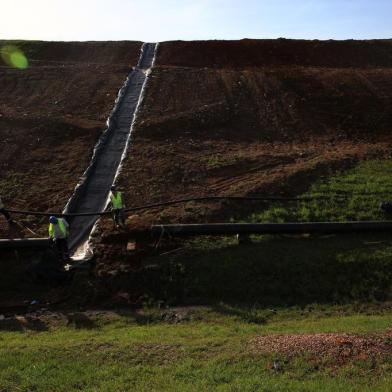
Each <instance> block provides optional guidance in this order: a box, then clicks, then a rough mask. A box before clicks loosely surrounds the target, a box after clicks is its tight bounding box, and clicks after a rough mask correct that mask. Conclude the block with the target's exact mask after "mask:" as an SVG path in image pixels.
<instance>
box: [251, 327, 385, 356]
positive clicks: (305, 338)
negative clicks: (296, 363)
mask: <svg viewBox="0 0 392 392" xmlns="http://www.w3.org/2000/svg"><path fill="white" fill-rule="evenodd" d="M251 345H252V350H253V351H256V352H262V353H273V354H281V355H284V356H285V357H288V358H293V357H296V356H302V355H310V356H311V357H312V358H313V359H320V358H323V359H328V360H329V361H335V362H338V363H344V362H347V361H349V360H375V359H385V358H387V357H390V356H391V355H392V330H388V331H387V332H385V333H380V334H369V335H357V334H339V333H325V334H311V335H306V334H303V335H268V336H259V337H257V338H255V339H253V340H252V342H251Z"/></svg>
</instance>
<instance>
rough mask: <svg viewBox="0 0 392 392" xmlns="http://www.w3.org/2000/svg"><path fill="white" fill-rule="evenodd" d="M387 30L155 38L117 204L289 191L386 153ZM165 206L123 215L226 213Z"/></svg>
mask: <svg viewBox="0 0 392 392" xmlns="http://www.w3.org/2000/svg"><path fill="white" fill-rule="evenodd" d="M389 48H391V41H344V42H334V41H330V42H329V41H328V42H319V41H290V40H275V41H274V40H272V41H250V40H244V41H234V42H232V41H205V42H168V43H163V44H161V45H160V49H159V53H158V58H157V62H156V67H155V69H154V70H153V73H152V75H151V78H150V80H149V85H148V88H147V93H146V97H145V100H144V103H143V106H142V108H141V112H140V115H139V117H138V124H137V128H136V129H135V133H134V137H133V143H132V146H131V150H130V153H129V156H128V159H127V161H126V163H125V167H124V170H123V172H122V174H121V177H120V183H121V185H122V186H123V188H124V190H125V191H126V193H127V205H128V206H136V205H143V204H146V203H149V202H155V201H159V200H167V199H172V198H176V197H177V198H178V197H182V196H186V197H191V196H200V195H234V194H241V195H246V194H255V193H258V194H265V193H268V194H271V193H275V194H276V193H281V192H284V193H285V194H289V195H295V194H298V193H300V192H302V191H304V190H305V189H306V187H307V186H308V185H309V184H310V182H311V181H313V180H314V179H315V178H317V176H319V175H321V174H323V173H326V172H328V171H329V170H330V169H331V168H332V169H336V168H339V167H344V166H347V165H350V164H353V163H355V162H356V161H357V160H360V159H365V158H367V157H372V156H373V157H374V156H378V157H382V156H389V153H390V146H391V142H392V137H391V136H390V131H391V127H392V109H391V107H392V106H391V103H392V94H391V87H392V67H391V64H392V63H391V53H392V52H391V51H390V50H389ZM236 212H237V211H236V209H235V208H234V209H233V206H231V207H230V209H227V208H226V209H225V208H222V209H220V207H219V206H217V205H216V204H214V205H212V204H198V205H192V206H191V205H188V206H185V207H176V208H174V207H171V208H166V209H164V210H159V211H154V212H153V213H151V214H149V215H143V216H142V218H140V217H139V219H137V220H136V221H135V222H138V223H140V222H141V223H151V222H154V221H155V222H156V221H161V222H173V221H184V220H188V221H194V220H197V221H208V220H214V219H215V220H222V219H229V218H230V217H232V216H233V215H236Z"/></svg>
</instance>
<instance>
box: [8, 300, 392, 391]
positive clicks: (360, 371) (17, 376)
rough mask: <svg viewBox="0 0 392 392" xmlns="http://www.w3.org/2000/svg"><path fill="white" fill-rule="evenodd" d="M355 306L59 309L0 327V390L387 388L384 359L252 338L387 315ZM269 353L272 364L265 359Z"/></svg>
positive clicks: (350, 328) (347, 327) (383, 320)
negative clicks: (298, 352) (307, 351)
mask: <svg viewBox="0 0 392 392" xmlns="http://www.w3.org/2000/svg"><path fill="white" fill-rule="evenodd" d="M365 308H366V307H358V308H355V307H336V306H335V307H317V306H316V307H311V308H305V309H302V310H300V309H295V308H292V309H276V310H275V311H274V312H271V310H266V309H255V308H253V309H244V308H233V307H230V306H227V305H222V304H221V305H219V306H218V307H216V308H215V309H211V308H208V309H207V308H194V309H193V310H191V311H189V310H188V311H187V312H186V314H185V315H184V314H183V320H182V321H181V322H178V323H170V322H168V321H157V320H158V319H160V320H161V319H162V318H165V317H168V318H170V317H171V313H170V312H166V313H165V312H164V313H162V312H158V311H147V312H146V313H145V314H144V315H143V316H140V315H139V316H135V314H124V313H123V314H119V313H117V314H115V313H110V314H106V313H102V312H101V313H93V314H89V315H87V316H86V315H83V317H82V318H81V320H82V321H79V322H78V321H75V319H72V318H71V317H70V316H69V315H68V325H67V323H66V321H64V320H63V321H61V319H60V316H57V318H55V319H54V320H53V319H52V321H50V322H49V323H45V322H44V321H41V322H40V323H39V325H37V324H34V325H35V327H33V326H31V327H29V324H25V328H24V329H23V330H22V331H18V332H11V331H3V332H1V333H0V391H4V392H5V391H76V390H83V391H133V390H134V391H205V390H219V391H288V390H290V391H358V390H361V391H375V390H379V391H389V390H390V385H391V383H392V373H391V370H392V360H389V359H385V360H383V361H381V362H378V363H377V364H374V363H371V362H370V361H367V360H363V361H350V362H348V363H346V364H344V365H341V366H335V364H334V362H333V361H331V362H329V363H328V362H325V358H320V361H318V359H317V358H316V359H312V360H309V358H306V357H297V358H294V359H291V360H288V361H284V358H281V357H279V356H276V355H273V354H268V353H260V352H257V351H255V350H253V347H252V339H253V338H254V337H255V336H257V335H264V334H271V333H288V334H293V333H296V334H297V333H314V332H343V331H344V332H359V333H368V332H377V331H383V330H385V329H386V328H388V327H389V326H390V325H391V324H392V313H391V311H390V310H391V309H390V307H386V306H385V305H384V306H375V305H373V306H370V307H368V308H367V310H366V312H367V314H366V313H361V312H363V311H364V309H365ZM73 317H74V316H73ZM79 317H80V316H79ZM74 318H75V317H74ZM86 319H88V320H86ZM70 320H71V322H70ZM72 320H73V321H72ZM87 321H88V322H87ZM34 329H36V330H34ZM37 329H40V331H37ZM276 358H279V359H280V360H282V361H283V362H282V364H283V365H282V369H281V370H279V371H276V370H274V369H273V368H271V363H273V361H274V360H275V359H276Z"/></svg>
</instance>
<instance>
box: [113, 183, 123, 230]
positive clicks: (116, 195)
mask: <svg viewBox="0 0 392 392" xmlns="http://www.w3.org/2000/svg"><path fill="white" fill-rule="evenodd" d="M110 202H111V203H112V210H113V223H114V225H115V227H116V228H118V227H121V228H124V227H125V221H124V204H123V200H122V192H120V191H118V190H116V187H115V186H114V185H113V186H112V187H111V188H110Z"/></svg>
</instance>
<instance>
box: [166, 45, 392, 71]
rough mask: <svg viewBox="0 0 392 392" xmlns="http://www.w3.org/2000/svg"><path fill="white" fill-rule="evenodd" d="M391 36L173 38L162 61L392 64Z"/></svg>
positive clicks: (347, 65)
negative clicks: (356, 38)
mask: <svg viewBox="0 0 392 392" xmlns="http://www.w3.org/2000/svg"><path fill="white" fill-rule="evenodd" d="M391 49H392V40H369V41H354V40H347V41H333V40H330V41H319V40H313V41H306V40H290V39H277V40H275V39H269V40H254V39H244V40H241V41H219V40H216V41H171V42H164V43H162V44H161V51H160V56H159V64H160V65H167V66H177V67H178V66H180V67H196V68H203V67H208V68H211V67H212V68H226V69H227V68H244V67H265V66H266V67H276V66H290V67H292V66H307V67H308V66H313V67H323V68H324V67H332V68H363V67H365V68H366V67H388V68H389V67H391V66H392V50H391Z"/></svg>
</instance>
